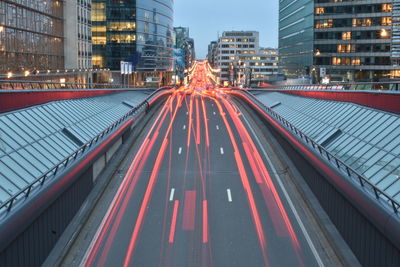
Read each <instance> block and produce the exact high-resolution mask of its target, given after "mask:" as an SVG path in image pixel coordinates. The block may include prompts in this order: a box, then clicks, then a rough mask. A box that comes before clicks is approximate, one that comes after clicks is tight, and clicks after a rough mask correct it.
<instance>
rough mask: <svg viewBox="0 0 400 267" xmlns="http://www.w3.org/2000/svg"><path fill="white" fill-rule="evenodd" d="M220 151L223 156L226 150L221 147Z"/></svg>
mask: <svg viewBox="0 0 400 267" xmlns="http://www.w3.org/2000/svg"><path fill="white" fill-rule="evenodd" d="M219 151H220V152H221V155H223V154H224V148H223V147H220V148H219Z"/></svg>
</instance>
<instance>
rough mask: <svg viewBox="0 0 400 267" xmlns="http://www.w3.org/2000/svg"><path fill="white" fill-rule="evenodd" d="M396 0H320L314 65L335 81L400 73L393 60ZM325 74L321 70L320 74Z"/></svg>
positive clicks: (383, 78)
mask: <svg viewBox="0 0 400 267" xmlns="http://www.w3.org/2000/svg"><path fill="white" fill-rule="evenodd" d="M393 2H396V1H391V0H390V1H389V0H386V1H374V0H369V1H353V2H350V3H346V2H333V3H331V2H328V1H323V0H316V2H315V15H314V31H315V33H314V36H315V39H314V65H315V67H316V72H317V76H318V70H321V68H323V69H325V70H324V71H323V72H324V73H326V75H328V76H330V77H331V78H332V79H333V80H335V81H354V80H355V81H378V80H385V79H390V78H398V77H400V73H399V70H400V68H399V66H394V65H393V61H392V37H393V35H392V33H393V29H392V27H393V25H392V14H393V13H392V10H393ZM319 76H321V74H319Z"/></svg>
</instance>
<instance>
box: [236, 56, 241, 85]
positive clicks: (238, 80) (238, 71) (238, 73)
mask: <svg viewBox="0 0 400 267" xmlns="http://www.w3.org/2000/svg"><path fill="white" fill-rule="evenodd" d="M241 64H242V61H241V60H240V59H239V61H238V64H237V75H238V78H237V83H236V86H238V85H239V83H240V65H241Z"/></svg>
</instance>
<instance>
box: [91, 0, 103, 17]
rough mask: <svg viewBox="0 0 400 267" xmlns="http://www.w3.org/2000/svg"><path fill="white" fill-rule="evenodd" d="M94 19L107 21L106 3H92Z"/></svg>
mask: <svg viewBox="0 0 400 267" xmlns="http://www.w3.org/2000/svg"><path fill="white" fill-rule="evenodd" d="M92 21H106V4H105V3H92Z"/></svg>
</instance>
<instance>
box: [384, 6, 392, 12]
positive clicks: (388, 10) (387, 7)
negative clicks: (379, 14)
mask: <svg viewBox="0 0 400 267" xmlns="http://www.w3.org/2000/svg"><path fill="white" fill-rule="evenodd" d="M382 11H383V12H392V4H382Z"/></svg>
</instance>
